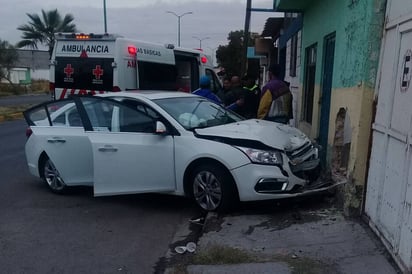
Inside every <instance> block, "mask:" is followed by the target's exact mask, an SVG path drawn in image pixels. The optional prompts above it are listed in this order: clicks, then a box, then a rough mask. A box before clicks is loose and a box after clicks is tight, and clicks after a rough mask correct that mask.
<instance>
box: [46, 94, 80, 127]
mask: <svg viewBox="0 0 412 274" xmlns="http://www.w3.org/2000/svg"><path fill="white" fill-rule="evenodd" d="M47 112H48V113H49V114H50V121H51V125H52V126H55V127H56V126H57V127H59V126H60V127H61V126H65V127H69V126H70V127H81V126H83V124H82V120H81V119H80V115H79V112H78V111H77V108H76V105H75V103H74V101H73V100H72V99H67V100H62V101H56V102H53V103H50V104H48V105H47Z"/></svg>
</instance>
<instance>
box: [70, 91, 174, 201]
mask: <svg viewBox="0 0 412 274" xmlns="http://www.w3.org/2000/svg"><path fill="white" fill-rule="evenodd" d="M77 99H78V100H80V101H81V104H82V106H83V107H84V112H85V115H86V116H87V118H88V120H89V122H87V123H88V124H89V123H90V124H89V125H87V126H86V134H87V136H88V138H89V140H90V142H91V147H92V153H93V163H94V165H93V171H94V194H95V196H101V195H115V194H129V193H142V192H170V191H173V190H175V170H174V148H173V147H174V139H173V136H171V135H159V134H156V133H155V125H156V121H157V117H156V115H155V113H156V112H154V111H153V110H152V111H151V112H144V111H142V107H143V108H144V107H147V106H142V105H139V104H141V103H139V102H137V101H135V105H133V104H130V101H133V100H129V103H128V104H125V103H123V102H119V101H115V100H112V99H108V98H101V97H78V98H77Z"/></svg>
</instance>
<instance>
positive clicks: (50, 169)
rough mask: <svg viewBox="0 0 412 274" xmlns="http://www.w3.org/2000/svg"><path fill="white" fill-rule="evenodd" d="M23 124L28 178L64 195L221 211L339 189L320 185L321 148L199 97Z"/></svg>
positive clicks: (85, 108)
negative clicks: (177, 199) (155, 198)
mask: <svg viewBox="0 0 412 274" xmlns="http://www.w3.org/2000/svg"><path fill="white" fill-rule="evenodd" d="M24 116H25V119H26V121H27V123H28V124H29V129H28V133H27V135H28V139H27V143H26V145H25V152H26V159H27V164H28V168H29V170H30V172H31V173H32V174H33V175H35V176H38V177H41V178H43V179H44V181H45V182H46V183H47V185H48V186H49V187H50V189H51V190H52V191H53V192H56V193H64V192H65V191H67V189H68V188H70V187H71V186H77V185H89V186H93V189H94V195H95V196H101V195H117V194H130V193H147V192H156V193H166V194H173V195H186V196H189V197H192V198H194V201H196V203H197V205H199V206H200V207H201V208H202V209H204V210H207V211H219V210H227V209H229V208H231V207H233V206H234V205H236V203H237V202H239V201H257V200H267V199H278V198H286V197H293V196H298V195H306V194H310V193H315V192H319V191H325V190H327V189H329V188H331V187H334V185H331V184H329V183H326V182H325V183H323V182H319V181H317V178H318V176H319V155H318V148H317V147H316V146H314V145H313V144H312V142H311V141H310V140H309V139H308V138H307V137H306V136H305V135H304V134H303V133H302V132H300V131H299V130H298V129H296V128H293V127H290V126H287V125H282V124H277V123H274V122H269V121H263V120H257V119H251V120H245V119H243V118H242V117H240V116H238V115H236V114H235V113H233V112H231V111H229V110H227V109H225V108H223V107H221V106H219V105H217V104H215V103H213V102H210V101H208V100H207V99H204V98H202V97H199V96H196V95H192V94H187V93H179V92H165V91H138V92H137V91H128V92H116V93H106V94H101V95H95V96H75V97H72V98H68V99H65V100H59V101H51V102H47V103H44V104H41V105H38V106H35V107H33V108H30V109H28V110H26V111H25V112H24Z"/></svg>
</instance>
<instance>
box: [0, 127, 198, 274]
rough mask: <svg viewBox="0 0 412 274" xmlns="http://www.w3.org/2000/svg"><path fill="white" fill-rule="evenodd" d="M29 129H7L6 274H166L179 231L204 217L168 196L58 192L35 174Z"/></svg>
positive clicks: (0, 139)
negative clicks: (28, 157)
mask: <svg viewBox="0 0 412 274" xmlns="http://www.w3.org/2000/svg"><path fill="white" fill-rule="evenodd" d="M25 128H26V125H25V122H24V121H23V120H18V121H13V122H4V123H1V124H0V272H1V273H42V274H43V273H70V274H72V273H163V272H162V269H163V267H164V266H163V265H162V264H163V260H162V257H163V256H164V255H165V254H166V252H167V250H168V248H169V245H171V244H172V241H173V236H174V234H175V231H176V230H177V229H178V228H179V227H181V226H182V225H185V224H186V223H187V222H188V220H189V219H190V218H192V217H195V216H197V215H198V213H199V212H198V211H197V209H196V208H195V207H194V204H193V203H192V202H191V201H188V200H186V199H184V198H179V197H172V196H166V195H128V196H117V197H99V198H95V197H93V194H92V189H90V188H79V189H76V190H75V191H74V192H73V193H71V194H69V195H64V196H63V195H56V194H53V193H51V192H50V191H49V190H48V188H47V187H46V186H45V185H44V183H43V182H42V181H40V180H38V179H36V178H35V177H33V176H31V175H30V174H29V173H28V169H27V167H26V162H25V158H24V157H25V156H24V143H25V140H26V137H25Z"/></svg>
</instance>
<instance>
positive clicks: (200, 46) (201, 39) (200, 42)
mask: <svg viewBox="0 0 412 274" xmlns="http://www.w3.org/2000/svg"><path fill="white" fill-rule="evenodd" d="M192 38H195V39H197V40H199V49H202V41H203V40H206V39H210V37H203V38H199V37H197V36H192Z"/></svg>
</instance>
